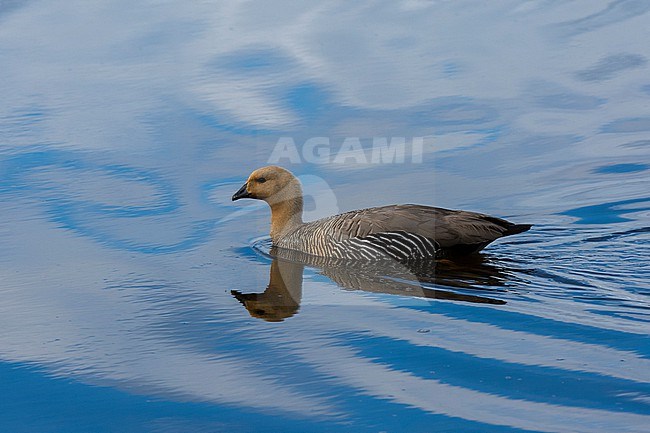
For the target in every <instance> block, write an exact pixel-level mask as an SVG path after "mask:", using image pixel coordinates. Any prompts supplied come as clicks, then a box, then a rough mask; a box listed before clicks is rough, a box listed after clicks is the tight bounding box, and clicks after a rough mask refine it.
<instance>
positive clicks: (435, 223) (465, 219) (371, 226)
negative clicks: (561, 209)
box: [334, 204, 528, 248]
mask: <svg viewBox="0 0 650 433" xmlns="http://www.w3.org/2000/svg"><path fill="white" fill-rule="evenodd" d="M334 218H344V219H345V220H346V221H345V224H343V225H342V226H341V232H340V233H338V234H337V235H338V236H337V237H339V236H340V237H341V238H348V237H365V236H368V235H370V234H374V233H381V232H388V231H406V232H410V233H415V234H418V235H421V236H425V237H427V238H430V239H433V240H435V241H436V242H438V244H440V246H441V247H442V248H452V247H455V246H458V245H482V244H485V245H487V244H488V243H490V242H492V241H494V240H496V239H498V238H500V237H502V236H507V235H509V234H514V233H519V232H521V231H525V230H527V228H528V227H525V228H524V226H517V225H515V224H513V223H511V222H509V221H506V220H503V219H501V218H495V217H491V216H488V215H484V214H480V213H475V212H468V211H455V210H449V209H443V208H437V207H430V206H421V205H412V204H407V205H391V206H383V207H376V208H370V209H361V210H357V211H352V212H347V213H344V214H341V215H337V216H336V217H334Z"/></svg>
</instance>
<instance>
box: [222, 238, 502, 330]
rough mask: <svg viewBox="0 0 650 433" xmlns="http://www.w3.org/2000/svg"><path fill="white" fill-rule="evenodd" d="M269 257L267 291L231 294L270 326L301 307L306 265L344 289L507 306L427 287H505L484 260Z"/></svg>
mask: <svg viewBox="0 0 650 433" xmlns="http://www.w3.org/2000/svg"><path fill="white" fill-rule="evenodd" d="M269 255H270V256H271V257H272V259H273V261H272V263H271V268H270V275H269V284H268V286H267V287H266V289H265V290H264V292H262V293H243V292H241V291H239V290H232V291H231V294H232V295H233V296H234V297H235V298H236V299H237V300H238V301H239V302H241V304H242V305H243V306H244V307H246V309H247V310H248V312H249V313H250V315H251V316H252V317H257V318H260V319H263V320H266V321H269V322H280V321H283V320H284V319H287V318H289V317H291V316H293V315H295V314H296V313H297V312H298V310H299V309H300V302H301V299H302V283H303V272H304V268H305V266H309V267H312V268H316V269H318V270H319V271H320V273H321V274H322V275H325V276H326V277H328V278H329V279H331V280H332V281H334V282H335V283H336V284H337V285H338V286H340V287H341V288H343V289H345V290H362V291H365V292H374V293H386V294H391V295H399V296H409V297H419V298H426V299H444V300H451V301H461V302H472V303H481V304H493V305H503V304H505V303H506V302H505V301H503V300H500V299H494V298H490V297H486V296H478V295H471V294H465V293H458V292H455V291H452V290H443V289H440V288H433V287H429V286H433V285H435V286H438V287H440V286H443V287H449V288H450V289H453V288H458V289H471V290H474V291H477V290H487V289H485V287H486V286H488V287H494V286H503V285H504V284H505V282H506V281H507V273H506V272H505V271H504V270H503V269H501V268H499V267H497V266H494V265H492V264H489V263H488V262H486V261H485V260H484V259H483V258H482V257H475V258H472V259H469V260H466V261H463V262H451V261H432V260H431V261H420V262H413V263H409V264H402V263H398V262H395V261H392V260H385V261H378V262H376V263H367V262H353V261H343V260H336V259H327V258H321V257H313V256H309V255H306V254H303V253H300V252H296V251H290V250H284V249H279V248H272V249H271V251H270V254H269Z"/></svg>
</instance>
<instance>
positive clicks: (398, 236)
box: [232, 165, 531, 262]
mask: <svg viewBox="0 0 650 433" xmlns="http://www.w3.org/2000/svg"><path fill="white" fill-rule="evenodd" d="M244 198H250V199H257V200H263V201H265V202H266V203H268V205H269V206H270V207H271V231H270V236H271V242H272V244H273V246H274V247H276V248H282V249H288V250H295V251H299V252H301V253H305V254H308V255H311V256H316V257H329V258H336V259H346V260H347V259H352V260H377V259H386V258H387V259H391V260H397V261H400V262H407V261H411V260H421V259H451V258H454V257H458V256H465V255H469V254H474V253H476V252H478V251H480V250H482V249H483V248H485V247H486V246H487V245H488V244H490V243H491V242H493V241H495V240H496V239H499V238H502V237H504V236H511V235H515V234H518V233H522V232H525V231H527V230H529V229H530V228H531V225H530V224H514V223H511V222H509V221H506V220H504V219H501V218H496V217H493V216H489V215H485V214H481V213H476V212H469V211H463V210H450V209H443V208H439V207H431V206H423V205H417V204H402V205H389V206H381V207H373V208H367V209H360V210H353V211H350V212H345V213H342V214H339V215H334V216H331V217H326V218H323V219H320V220H317V221H311V222H303V220H302V211H303V193H302V187H301V185H300V181H299V180H298V179H297V178H296V177H295V176H294V175H293V174H292V173H291V172H290V171H289V170H287V169H285V168H282V167H278V166H274V165H270V166H266V167H262V168H258V169H257V170H255V171H253V172H252V173H251V175H250V176H249V177H248V180H247V181H246V183H244V185H242V187H241V188H240V189H239V190H238V191H237V192H236V193H235V194H234V195H233V196H232V200H233V201H235V200H239V199H244Z"/></svg>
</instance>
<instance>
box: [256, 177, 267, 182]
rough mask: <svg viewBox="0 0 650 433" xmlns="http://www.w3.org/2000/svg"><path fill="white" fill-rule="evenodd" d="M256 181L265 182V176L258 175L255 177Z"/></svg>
mask: <svg viewBox="0 0 650 433" xmlns="http://www.w3.org/2000/svg"><path fill="white" fill-rule="evenodd" d="M257 181H258V182H259V183H264V182H266V178H265V177H258V178H257Z"/></svg>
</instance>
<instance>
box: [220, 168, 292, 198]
mask: <svg viewBox="0 0 650 433" xmlns="http://www.w3.org/2000/svg"><path fill="white" fill-rule="evenodd" d="M296 197H302V188H301V187H300V182H299V181H298V179H296V177H295V176H294V175H293V174H291V172H290V171H289V170H286V169H284V168H282V167H278V166H276V165H269V166H266V167H262V168H258V169H257V170H255V171H253V172H252V173H251V174H250V176H248V180H247V181H246V183H245V184H244V185H243V186H242V187H241V188H240V189H239V191H237V192H236V193H235V194H234V195H233V196H232V199H233V201H234V200H238V199H240V198H253V199H258V200H264V201H266V202H267V203H269V204H270V205H273V204H275V203H279V202H283V201H287V200H292V199H295V198H296Z"/></svg>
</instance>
